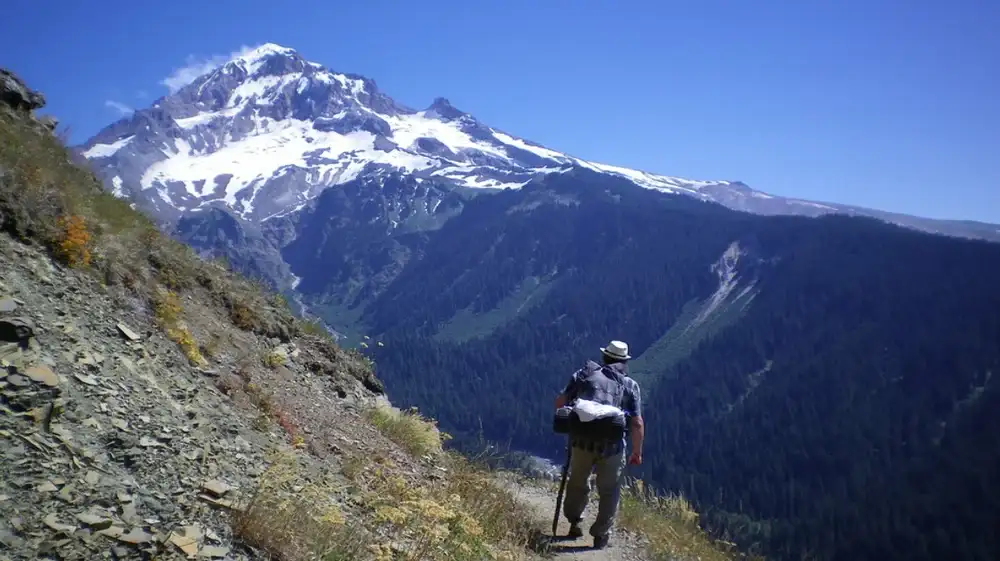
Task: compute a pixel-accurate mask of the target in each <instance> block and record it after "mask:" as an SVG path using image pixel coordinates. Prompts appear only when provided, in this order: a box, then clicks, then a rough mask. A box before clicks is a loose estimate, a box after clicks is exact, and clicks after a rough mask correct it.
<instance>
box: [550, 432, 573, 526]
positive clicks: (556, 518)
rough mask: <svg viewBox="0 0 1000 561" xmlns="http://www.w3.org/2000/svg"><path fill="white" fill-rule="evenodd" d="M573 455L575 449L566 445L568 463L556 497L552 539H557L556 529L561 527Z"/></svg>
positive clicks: (564, 465)
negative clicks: (564, 496)
mask: <svg viewBox="0 0 1000 561" xmlns="http://www.w3.org/2000/svg"><path fill="white" fill-rule="evenodd" d="M572 453H573V448H572V447H571V446H570V445H569V443H567V444H566V462H565V463H564V464H563V467H562V480H561V481H560V482H559V494H558V495H556V512H555V514H554V515H553V516H552V537H553V538H554V537H556V528H557V527H558V526H559V510H560V508H562V501H563V491H564V490H566V474H567V472H568V471H569V459H570V456H571V455H572Z"/></svg>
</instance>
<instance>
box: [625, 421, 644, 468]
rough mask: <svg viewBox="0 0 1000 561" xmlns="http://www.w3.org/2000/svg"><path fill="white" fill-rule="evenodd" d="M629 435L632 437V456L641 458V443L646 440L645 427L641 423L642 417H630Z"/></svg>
mask: <svg viewBox="0 0 1000 561" xmlns="http://www.w3.org/2000/svg"><path fill="white" fill-rule="evenodd" d="M629 424H630V430H629V434H630V435H632V455H633V456H634V455H636V454H637V453H638V456H639V457H640V458H642V442H643V440H644V439H645V438H646V425H645V424H643V422H642V417H632V419H631V421H630V423H629Z"/></svg>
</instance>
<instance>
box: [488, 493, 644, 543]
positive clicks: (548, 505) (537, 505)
mask: <svg viewBox="0 0 1000 561" xmlns="http://www.w3.org/2000/svg"><path fill="white" fill-rule="evenodd" d="M505 484H506V485H507V486H508V487H509V488H510V490H511V491H512V492H513V493H514V495H515V496H516V497H517V498H518V500H520V501H522V502H523V503H524V504H525V505H527V506H529V507H531V510H532V511H533V512H534V513H535V515H536V518H537V522H538V524H539V527H540V528H543V529H544V530H543V532H544V534H545V536H547V539H546V542H547V544H548V547H547V549H548V553H547V554H546V555H545V557H547V558H551V559H553V560H558V561H562V560H574V561H646V560H647V559H648V557H646V556H645V554H644V551H643V548H642V546H641V543H640V540H639V539H638V538H637V537H636V536H634V535H631V534H629V533H628V532H626V531H624V530H622V529H620V528H616V529H615V530H614V533H613V534H612V536H611V543H610V544H609V545H608V547H607V548H605V549H603V550H595V549H593V548H592V545H593V538H592V537H591V536H590V534H588V533H587V529H588V528H589V527H590V524H591V523H593V521H594V516H595V515H596V514H597V496H596V495H594V496H593V497H592V499H591V501H590V503H589V504H588V506H587V510H586V511H585V512H584V520H583V524H582V525H581V527H582V528H583V537H581V538H576V539H570V538H567V537H566V533H567V532H568V531H569V523H568V522H567V521H566V518H565V517H563V516H562V515H560V517H559V526H558V528H557V530H556V536H557V537H555V538H552V537H551V533H552V515H553V513H554V512H555V506H556V493H557V490H558V488H557V487H556V488H549V486H545V484H544V483H537V482H531V481H523V480H520V481H519V480H514V479H513V478H509V479H508V478H505Z"/></svg>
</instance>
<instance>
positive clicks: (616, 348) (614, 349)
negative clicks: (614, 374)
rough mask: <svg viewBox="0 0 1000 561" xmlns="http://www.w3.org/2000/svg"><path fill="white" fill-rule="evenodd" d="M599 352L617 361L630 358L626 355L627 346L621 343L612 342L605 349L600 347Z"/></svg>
mask: <svg viewBox="0 0 1000 561" xmlns="http://www.w3.org/2000/svg"><path fill="white" fill-rule="evenodd" d="M601 352H602V353H604V354H606V355H608V356H609V357H611V358H614V359H618V360H628V359H630V358H632V357H631V356H630V355H629V354H628V344H627V343H624V342H622V341H612V342H610V343H608V346H607V347H601Z"/></svg>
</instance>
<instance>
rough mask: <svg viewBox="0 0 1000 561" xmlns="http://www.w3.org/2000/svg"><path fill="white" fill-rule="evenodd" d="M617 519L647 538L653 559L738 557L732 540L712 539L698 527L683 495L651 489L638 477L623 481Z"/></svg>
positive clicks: (723, 560) (724, 559) (726, 560)
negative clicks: (625, 482)
mask: <svg viewBox="0 0 1000 561" xmlns="http://www.w3.org/2000/svg"><path fill="white" fill-rule="evenodd" d="M618 523H619V524H620V525H621V526H622V527H623V528H626V529H628V530H630V531H632V532H634V533H636V534H638V535H640V536H643V537H644V538H645V539H646V540H647V547H648V551H649V554H650V556H651V559H653V560H655V561H678V560H686V559H691V560H695V559H697V560H699V561H731V560H733V559H738V558H741V556H740V554H739V553H738V551H737V550H736V548H735V546H734V545H733V544H730V543H727V542H721V541H718V540H713V539H711V538H710V537H709V536H708V535H707V534H706V533H705V532H704V531H703V530H702V529H701V527H700V526H699V525H698V513H697V512H696V511H695V510H694V508H693V507H692V506H691V504H690V503H689V502H688V501H687V500H686V499H685V498H684V497H682V496H680V495H671V494H666V495H663V494H657V493H654V492H653V491H651V490H650V489H648V488H647V487H646V486H645V485H644V484H643V482H642V481H641V480H638V479H633V480H629V481H628V483H627V484H626V485H624V488H623V492H622V498H621V506H620V507H619V522H618Z"/></svg>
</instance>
